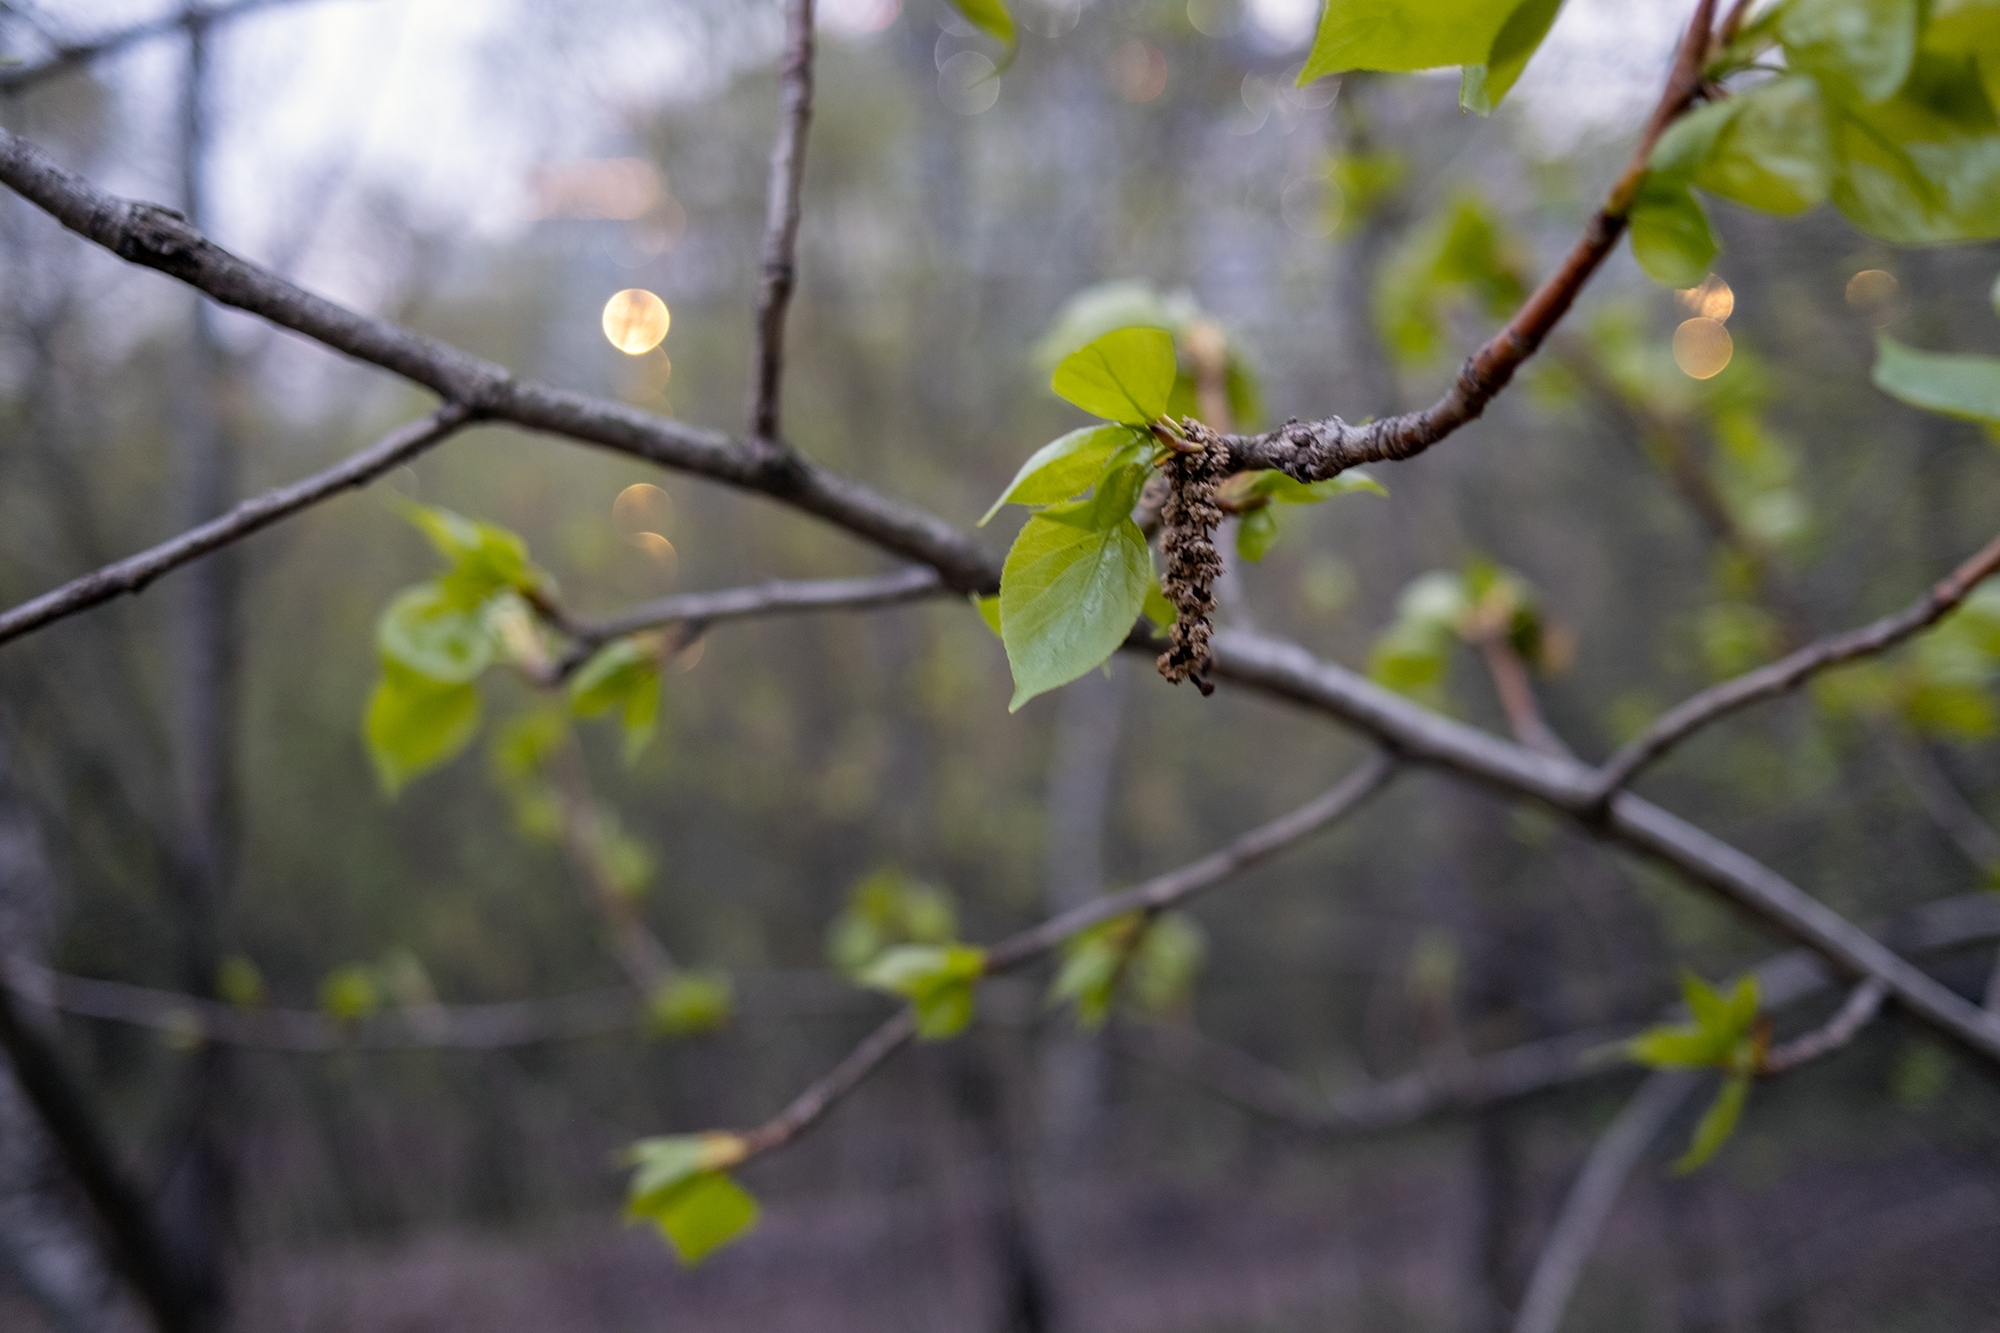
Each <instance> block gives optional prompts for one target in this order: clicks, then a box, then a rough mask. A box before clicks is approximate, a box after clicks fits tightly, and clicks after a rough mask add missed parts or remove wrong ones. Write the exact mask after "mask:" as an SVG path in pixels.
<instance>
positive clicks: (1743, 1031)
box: [1626, 972, 1757, 1073]
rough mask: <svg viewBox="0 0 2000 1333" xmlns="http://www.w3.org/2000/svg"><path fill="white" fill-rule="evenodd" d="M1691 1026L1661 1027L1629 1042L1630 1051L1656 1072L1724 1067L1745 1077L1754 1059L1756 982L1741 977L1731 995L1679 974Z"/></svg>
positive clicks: (1691, 974)
mask: <svg viewBox="0 0 2000 1333" xmlns="http://www.w3.org/2000/svg"><path fill="white" fill-rule="evenodd" d="M1681 991H1682V993H1683V994H1684V995H1686V997H1687V1006H1688V1012H1689V1013H1690V1014H1691V1015H1692V1017H1693V1020H1694V1021H1693V1022H1692V1023H1691V1024H1661V1025H1659V1026H1656V1027H1651V1028H1648V1029H1646V1030H1645V1031H1644V1032H1641V1033H1640V1034H1639V1035H1638V1036H1636V1037H1634V1038H1632V1040H1631V1041H1629V1042H1628V1043H1626V1053H1627V1054H1628V1055H1630V1056H1631V1057H1632V1059H1634V1060H1636V1061H1638V1062H1639V1063H1640V1064H1643V1065H1649V1066H1651V1067H1652V1068H1654V1069H1706V1068H1711V1067H1713V1068H1722V1069H1729V1070H1733V1071H1735V1072H1739V1073H1747V1072H1748V1065H1749V1063H1750V1061H1751V1060H1752V1058H1753V1056H1754V1050H1753V1048H1752V1044H1751V1032H1752V1029H1753V1028H1754V1027H1755V1025H1756V1022H1757V978H1756V976H1755V975H1754V974H1746V975H1744V976H1743V977H1741V978H1739V979H1738V980H1737V982H1736V985H1735V986H1734V987H1732V988H1731V990H1730V992H1729V994H1728V995H1726V996H1725V995H1723V994H1722V993H1721V992H1720V991H1718V990H1716V989H1715V988H1714V987H1712V986H1710V985H1709V984H1708V983H1707V982H1705V981H1703V980H1702V979H1701V978H1700V977H1698V976H1696V975H1695V974H1694V973H1692V972H1684V973H1682V974H1681Z"/></svg>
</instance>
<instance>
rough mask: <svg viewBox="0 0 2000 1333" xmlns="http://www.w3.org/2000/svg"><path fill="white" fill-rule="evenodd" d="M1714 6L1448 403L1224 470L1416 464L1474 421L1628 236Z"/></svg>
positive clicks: (1697, 73)
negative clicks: (1549, 265)
mask: <svg viewBox="0 0 2000 1333" xmlns="http://www.w3.org/2000/svg"><path fill="white" fill-rule="evenodd" d="M1714 18H1715V0H1701V3H1700V4H1699V5H1697V6H1696V7H1695V13H1694V17H1693V18H1692V19H1691V20H1690V21H1689V23H1688V28H1687V32H1686V34H1685V35H1684V36H1683V37H1682V39H1681V44H1680V48H1679V50H1678V52H1677V53H1676V55H1675V58H1674V65H1673V69H1672V72H1671V73H1669V74H1668V76H1667V82H1666V87H1665V89H1664V90H1663V91H1662V92H1661V94H1660V100H1659V102H1658V104H1656V105H1655V106H1654V108H1653V114H1652V115H1651V117H1650V118H1648V120H1647V123H1646V129H1645V132H1644V133H1642V134H1641V135H1640V136H1639V144H1638V146H1637V147H1636V148H1635V149H1634V150H1633V152H1632V156H1631V158H1630V160H1629V161H1627V163H1626V165H1625V170H1624V171H1623V172H1622V173H1621V174H1620V175H1619V177H1618V181H1617V183H1616V184H1615V185H1613V186H1612V187H1611V192H1610V194H1609V195H1608V196H1606V198H1605V201H1604V206H1603V208H1602V209H1600V210H1599V211H1598V213H1597V215H1596V216H1595V217H1593V218H1592V219H1591V220H1590V223H1589V225H1588V226H1587V227H1585V228H1584V232H1583V235H1582V236H1581V237H1580V238H1579V239H1578V240H1577V242H1576V244H1575V246H1574V247H1572V248H1571V250H1570V252H1569V255H1568V256H1567V257H1566V258H1565V259H1564V260H1563V262H1562V264H1561V266H1560V267H1558V268H1557V269H1556V271H1555V272H1554V273H1553V274H1551V275H1550V276H1549V278H1548V280H1547V281H1545V282H1544V283H1543V284H1542V285H1541V287H1540V288H1538V289H1537V290H1536V291H1535V293H1534V294H1533V295H1532V296H1530V297H1529V298H1528V300H1527V303H1526V304H1524V305H1523V306H1522V307H1521V308H1520V310H1519V311H1517V312H1516V313H1515V315H1514V317H1513V319H1511V320H1509V321H1508V323H1507V327H1506V328H1504V329H1502V330H1500V332H1499V333H1497V334H1495V335H1494V336H1493V337H1492V338H1491V339H1490V340H1489V341H1488V342H1487V343H1486V345H1485V346H1484V347H1481V348H1480V349H1479V350H1478V351H1477V352H1476V353H1474V354H1473V355H1472V357H1471V359H1469V360H1468V361H1466V363H1465V364H1464V365H1463V366H1461V367H1460V368H1459V372H1458V377H1457V379H1455V380H1454V381H1453V382H1452V386H1451V388H1450V389H1449V390H1448V391H1447V392H1446V393H1445V395H1444V397H1442V398H1440V399H1438V401H1437V402H1435V403H1433V404H1431V405H1430V406H1429V407H1427V408H1424V409H1423V410H1421V411H1418V412H1405V413H1403V414H1402V415H1400V416H1393V417H1385V418H1383V419H1382V420H1380V421H1373V422H1369V423H1368V424H1366V425H1362V426H1350V425H1348V424H1347V423H1346V422H1345V421H1343V420H1341V419H1340V418H1339V417H1328V418H1326V419H1325V420H1324V421H1291V422H1287V423H1286V424H1285V425H1283V426H1280V427H1279V428H1278V429H1276V430H1274V431H1267V432H1265V433H1264V434H1262V435H1229V436H1225V437H1224V443H1225V444H1226V445H1227V446H1228V448H1229V453H1230V470H1231V471H1249V470H1252V469H1256V468H1277V469H1279V470H1280V471H1283V472H1286V473H1289V474H1291V475H1292V476H1294V477H1296V478H1298V479H1299V480H1301V481H1320V480H1324V479H1325V478H1327V477H1332V476H1335V475H1337V474H1339V473H1341V472H1344V471H1346V470H1347V469H1348V468H1351V467H1358V466H1360V465H1361V464H1363V463H1384V462H1399V461H1401V460H1403V459H1407V458H1414V457H1416V456H1417V455H1418V454H1420V453H1422V452H1423V451H1424V450H1426V449H1428V448H1430V447H1431V446H1432V445H1434V444H1436V443H1437V442H1438V441H1439V440H1442V439H1444V438H1445V437H1446V436H1448V435H1450V434H1451V433H1452V432H1453V431H1455V430H1457V429H1458V428H1459V427H1460V426H1463V425H1465V424H1466V423H1467V422H1469V421H1472V420H1474V419H1476V418H1477V417H1478V416H1479V415H1480V414H1481V413H1483V412H1484V411H1485V410H1486V405H1487V404H1488V403H1490V402H1492V401H1493V399H1494V398H1495V397H1496V396H1497V395H1498V394H1499V393H1500V391H1501V390H1502V389H1504V388H1506V387H1507V384H1508V381H1510V380H1512V379H1513V378H1514V372H1515V371H1517V370H1519V369H1520V368H1521V364H1522V363H1523V362H1525V361H1526V360H1527V359H1528V358H1529V357H1530V356H1533V355H1534V354H1535V351H1536V349H1537V348H1539V347H1540V346H1541V345H1542V342H1543V340H1544V339H1546V338H1547V337H1548V336H1549V332H1550V330H1552V329H1554V328H1555V326H1556V324H1557V323H1558V322H1559V321H1560V320H1561V319H1562V317H1563V316H1564V315H1565V314H1567V313H1568V311H1569V308H1570V305H1571V304H1572V303H1573V302H1574V301H1575V300H1576V297H1577V293H1578V292H1580V291H1582V290H1583V285H1584V284H1585V283H1586V282H1588V281H1589V280H1590V277H1591V275H1592V274H1594V273H1595V272H1596V271H1597V269H1598V266H1599V265H1601V264H1602V263H1603V262H1604V260H1605V258H1606V257H1607V256H1609V255H1610V253H1611V250H1612V247H1613V246H1615V245H1616V244H1617V243H1618V238H1619V237H1620V236H1621V235H1623V234H1624V232H1625V215H1626V212H1627V211H1628V210H1629V209H1630V208H1631V206H1632V199H1633V196H1634V195H1635V194H1636V192H1637V191H1638V188H1639V178H1640V177H1641V176H1643V175H1645V172H1646V159H1647V158H1648V157H1650V156H1651V155H1652V152H1653V145H1654V144H1655V143H1657V142H1659V138H1660V135H1662V134H1663V133H1665V132H1666V129H1667V126H1669V125H1671V124H1672V123H1673V122H1674V120H1675V119H1676V118H1678V117H1679V116H1680V115H1681V114H1682V113H1683V112H1685V111H1686V110H1687V109H1688V108H1689V107H1690V106H1692V105H1693V103H1694V99H1695V97H1696V95H1697V94H1698V93H1699V92H1700V91H1701V83H1702V79H1701V74H1702V67H1703V64H1704V62H1705V61H1706V59H1707V56H1708V51H1709V45H1710V29H1711V26H1712V24H1713V22H1714Z"/></svg>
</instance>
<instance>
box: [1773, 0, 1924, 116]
mask: <svg viewBox="0 0 2000 1333" xmlns="http://www.w3.org/2000/svg"><path fill="white" fill-rule="evenodd" d="M1918 18H1919V6H1918V3H1917V0H1790V3H1788V4H1787V5H1785V6H1784V8H1783V9H1782V10H1781V11H1780V13H1779V15H1778V40H1779V41H1781V42H1782V43H1784V47H1785V64H1786V65H1787V67H1789V68H1791V69H1794V70H1798V71H1800V72H1801V73H1806V74H1811V75H1812V76H1813V77H1814V78H1816V79H1818V80H1819V83H1820V86H1821V87H1822V88H1824V89H1825V90H1826V92H1827V95H1828V96H1830V97H1833V98H1835V99H1837V100H1840V101H1846V102H1880V101H1884V100H1886V99H1887V98H1889V97H1893V96H1894V95H1895V93H1896V90H1897V89H1898V88H1901V87H1902V86H1903V80H1904V79H1906V78H1908V77H1909V75H1910V64H1911V62H1912V61H1913V60H1915V59H1916V55H1917V24H1918Z"/></svg>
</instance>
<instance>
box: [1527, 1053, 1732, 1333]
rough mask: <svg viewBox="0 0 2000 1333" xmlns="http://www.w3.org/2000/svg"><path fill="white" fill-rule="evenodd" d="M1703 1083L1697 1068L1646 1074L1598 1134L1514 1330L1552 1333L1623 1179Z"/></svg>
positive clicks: (1538, 1264)
mask: <svg viewBox="0 0 2000 1333" xmlns="http://www.w3.org/2000/svg"><path fill="white" fill-rule="evenodd" d="M1701 1082H1702V1079H1701V1075H1699V1074H1695V1073H1686V1072H1678V1071H1677V1072H1672V1073H1658V1074H1654V1075H1652V1076H1650V1077H1649V1078H1647V1080H1646V1081H1645V1082H1644V1083H1641V1084H1640V1085H1639V1090H1638V1091H1637V1092H1635V1093H1633V1094H1632V1100H1631V1101H1629V1102H1627V1103H1625V1109H1624V1110H1622V1111H1620V1112H1619V1113H1618V1118H1617V1119H1616V1120H1613V1121H1612V1122H1611V1125H1610V1127H1609V1128H1608V1129H1606V1130H1605V1131H1604V1133H1603V1134H1602V1135H1600V1136H1599V1137H1598V1140H1597V1144H1596V1146H1595V1147H1593V1148H1592V1149H1591V1150H1590V1156H1589V1157H1588V1158H1586V1159H1585V1160H1584V1164H1583V1171H1582V1172H1581V1173H1580V1174H1579V1175H1578V1176H1577V1178H1576V1183H1575V1184H1574V1185H1572V1186H1570V1190H1569V1193H1568V1194H1567V1195H1565V1196H1564V1198H1563V1205H1562V1211H1561V1213H1559V1214H1558V1215H1557V1216H1556V1224H1555V1226H1554V1227H1553V1228H1552V1229H1551V1230H1550V1232H1549V1238H1548V1240H1547V1241H1546V1242H1544V1244H1543V1245H1542V1252H1541V1254H1540V1256H1539V1257H1537V1258H1536V1260H1535V1271H1534V1275H1533V1276H1532V1277H1531V1278H1529V1280H1528V1292H1527V1295H1526V1296H1524V1297H1523V1298H1522V1300H1521V1310H1520V1313H1519V1314H1517V1315H1516V1316H1515V1317H1514V1333H1556V1329H1557V1328H1558V1326H1559V1325H1561V1323H1562V1317H1563V1311H1564V1310H1565V1309H1566V1308H1567V1307H1568V1306H1569V1298H1570V1293H1571V1292H1573V1291H1575V1290H1576V1282H1577V1279H1578V1278H1579V1277H1581V1276H1583V1264H1584V1260H1586V1259H1588V1258H1589V1257H1590V1252H1591V1251H1592V1250H1593V1249H1595V1248H1596V1247H1597V1237H1598V1235H1599V1233H1601V1232H1602V1231H1603V1229H1604V1223H1605V1221H1606V1220H1607V1219H1608V1218H1609V1217H1610V1216H1611V1208H1612V1205H1613V1204H1615V1203H1617V1202H1618V1196H1619V1194H1621V1193H1622V1192H1623V1191H1624V1189H1625V1181H1626V1180H1627V1179H1628V1178H1629V1177H1630V1176H1631V1174H1632V1170H1633V1168H1634V1167H1636V1166H1638V1165H1639V1159H1640V1158H1641V1157H1644V1156H1645V1154H1646V1149H1647V1148H1648V1147H1650V1146H1651V1145H1652V1142H1653V1140H1654V1139H1656V1138H1658V1137H1659V1136H1660V1131H1661V1130H1663V1129H1665V1128H1666V1127H1667V1121H1669V1120H1671V1119H1672V1118H1673V1114H1674V1112H1675V1111H1678V1110H1679V1109H1680V1108H1681V1104H1682V1103H1683V1102H1685V1101H1686V1100H1687V1099H1688V1097H1689V1096H1690V1095H1691V1094H1692V1093H1693V1092H1694V1090H1695V1089H1696V1088H1698V1087H1700V1086H1701Z"/></svg>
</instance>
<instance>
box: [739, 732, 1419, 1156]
mask: <svg viewBox="0 0 2000 1333" xmlns="http://www.w3.org/2000/svg"><path fill="white" fill-rule="evenodd" d="M1394 768H1395V766H1394V764H1393V762H1392V761H1390V760H1389V759H1388V758H1387V757H1386V756H1382V755H1377V756H1375V757H1374V758H1373V759H1370V760H1369V761H1368V762H1367V763H1365V764H1363V765H1362V766H1361V767H1360V768H1359V769H1357V770H1356V771H1355V772H1354V773H1352V774H1350V775H1349V776H1348V777H1347V779H1346V780H1345V781H1343V782H1341V783H1340V784H1339V785H1338V786H1336V787H1334V788H1333V789H1332V790H1331V791H1329V792H1327V793H1326V795H1324V796H1322V797H1320V798H1319V799H1318V800H1315V801H1313V802H1311V803H1310V804H1308V805H1305V806H1302V807H1301V808H1299V809H1298V810H1295V811H1293V812H1292V813H1291V814H1289V815H1286V816H1284V817H1283V818H1281V819H1275V820H1273V821H1271V822H1270V823H1269V824H1265V825H1264V826H1262V827H1261V828H1257V829H1253V830H1251V831H1250V832H1249V833H1246V834H1244V835H1243V836H1242V837H1240V838H1238V839H1237V840H1236V841H1235V842H1233V843H1231V844H1230V845H1229V846H1227V847H1225V848H1223V849H1222V850H1221V851H1219V852H1216V853H1214V854H1212V855H1209V856H1205V857H1203V858H1202V859H1201V860H1199V861H1196V862H1194V863H1193V864H1191V865H1188V866H1184V867H1182V868H1181V869H1179V870H1175V871H1171V872H1169V873H1168V874H1165V875H1161V876H1159V877H1158V878H1156V879H1152V880H1148V881H1147V882H1146V883H1144V884H1141V885H1139V886H1138V887H1137V888H1134V889H1130V890H1127V891H1126V892H1124V893H1116V894H1112V895H1110V896H1109V897H1105V898H1100V899H1097V900H1096V901H1095V902H1092V903H1089V904H1087V905H1086V906H1084V907H1080V908H1077V909H1075V910H1073V911H1069V912H1063V913H1061V914H1059V915H1057V916H1054V917H1052V918H1050V919H1049V920H1048V921H1046V922H1044V923H1043V924H1041V925H1039V926H1036V927H1033V928H1031V929H1029V930H1024V931H1022V932H1020V933H1019V934H1017V935H1011V936H1009V937H1008V938H1007V939H1005V940H1003V941H1001V942H1000V943H999V944H996V945H994V946H993V947H992V948H991V949H988V950H987V951H986V973H987V974H988V975H991V974H994V973H997V972H1003V971H1006V970H1007V969H1009V968H1014V967H1019V966H1020V965H1021V964H1023V963H1025V962H1028V961H1029V960H1030V959H1033V958H1036V957H1039V956H1040V955H1042V954H1044V953H1047V952H1048V951H1049V950H1050V949H1053V948H1055V947H1056V946H1057V945H1059V944H1061V943H1062V942H1063V941H1064V940H1066V939H1068V938H1069V937H1070V936H1072V935H1075V934H1077V933H1078V932H1079V931H1084V930H1088V929H1089V928H1090V927H1092V926H1094V925H1096V924H1098V923H1099V922H1101V921H1108V920H1110V919H1111V918H1113V917H1116V916H1123V915H1125V914H1126V913H1128V912H1135V911H1137V912H1159V911H1164V910H1166V909H1167V908H1168V907H1171V906H1174V905H1176V904H1178V903H1181V902H1185V901H1186V900H1187V899H1189V898H1191V897H1193V896H1194V895H1195V894H1196V893H1199V892H1200V891H1201V890H1203V889H1206V888H1209V887H1212V886H1213V885H1215V884H1217V883H1220V882H1221V881H1222V880H1224V879H1227V878H1228V877H1229V876H1231V875H1234V874H1236V873H1237V872H1238V871H1240V870H1243V869H1246V868H1247V867H1249V866H1251V865H1254V864H1256V863H1257V862H1258V861H1261V860H1263V859H1264V858H1265V857H1267V856H1270V855H1271V854H1272V853H1273V852H1276V851H1278V850H1279V849H1280V848H1282V847H1285V846H1287V845H1289V844H1291V843H1293V842H1296V841H1298V840H1299V839H1300V838H1303V837H1304V836H1306V834H1308V833H1311V832H1312V831H1313V830H1315V829H1318V828H1322V827H1324V826H1326V825H1327V824H1329V823H1331V822H1333V821H1334V820H1336V819H1338V818H1339V817H1340V816H1342V815H1344V814H1346V813H1347V812H1348V811H1350V810H1352V809H1353V808H1354V807H1355V806H1357V805H1359V804H1360V803H1361V802H1362V801H1363V800H1364V799H1366V798H1367V797H1368V796H1369V795H1370V794H1372V793H1373V792H1374V791H1376V790H1377V789H1378V788H1380V787H1381V786H1382V784H1383V783H1384V782H1386V781H1387V780H1388V778H1389V776H1390V774H1391V773H1392V772H1394ZM916 1030H917V1029H916V1013H915V1010H913V1009H904V1010H902V1011H900V1012H899V1013H897V1014H896V1015H895V1016H894V1017H893V1018H891V1019H889V1020H888V1021H887V1022H885V1023H884V1024H882V1026H881V1027H879V1028H877V1029H875V1031H874V1032H873V1033H871V1034H869V1036H868V1038H867V1039H866V1040H865V1041H863V1042H862V1043H861V1044H860V1045H859V1046H857V1047H855V1048H854V1050H853V1051H852V1052H851V1053H849V1055H848V1056H847V1058H846V1059H844V1060H842V1061H841V1062H840V1063H839V1064H837V1065H835V1066H834V1067H833V1068H832V1069H831V1070H829V1071H828V1072H827V1073H826V1074H825V1075H824V1076H822V1077H821V1078H820V1079H818V1080H817V1081H816V1082H814V1083H813V1084H812V1085H811V1086H810V1087H808V1088H807V1089H806V1090H805V1091H804V1092H802V1093H800V1094H799V1095H798V1096H797V1097H795V1098H794V1099H793V1100H792V1102H791V1104H790V1105H788V1106H787V1107H786V1108H785V1109H784V1110H783V1111H780V1112H779V1113H778V1114H777V1115H776V1116H775V1117H773V1118H772V1119H770V1120H768V1121H766V1122H765V1123H764V1124H762V1125H760V1126H758V1127H757V1128H756V1129H752V1130H746V1131H744V1132H743V1133H742V1134H740V1135H738V1138H740V1139H741V1141H742V1144H743V1156H744V1158H746V1159H747V1158H750V1157H755V1156H758V1155H759V1154H761V1153H766V1152H770V1151H772V1150H773V1149H776V1148H781V1147H783V1146H784V1145H785V1144H787V1143H790V1142H791V1141H792V1140H793V1139H795V1138H797V1137H798V1136H799V1135H800V1134H801V1133H803V1132H805V1130H806V1129H807V1128H809V1127H810V1126H811V1125H812V1124H813V1123H814V1122H815V1121H817V1120H818V1119H819V1118H820V1117H821V1116H823V1115H825V1114H826V1112H827V1111H828V1110H830V1109H831V1108H832V1106H833V1104H834V1103H835V1102H837V1101H838V1100H840V1098H842V1097H844V1096H846V1095H847V1094H848V1093H849V1092H851V1091H853V1090H854V1088H855V1087H857V1086H858V1085H859V1084H860V1083H861V1081H862V1080H863V1079H865V1078H867V1077H868V1075H869V1074H870V1073H872V1072H874V1070H875V1068H876V1066H878V1065H880V1064H881V1063H882V1062H883V1061H884V1060H886V1059H888V1058H889V1056H890V1055H892V1054H894V1053H895V1052H896V1051H897V1050H898V1049H899V1048H900V1047H901V1046H902V1045H903V1044H904V1043H905V1042H907V1041H909V1040H910V1038H911V1037H912V1036H914V1035H915V1034H916Z"/></svg>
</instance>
